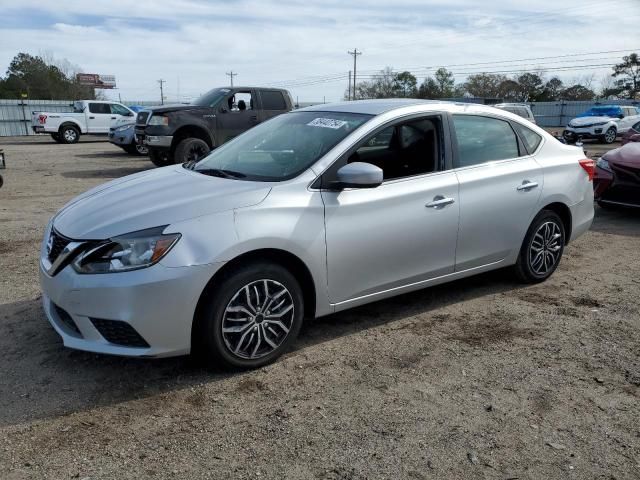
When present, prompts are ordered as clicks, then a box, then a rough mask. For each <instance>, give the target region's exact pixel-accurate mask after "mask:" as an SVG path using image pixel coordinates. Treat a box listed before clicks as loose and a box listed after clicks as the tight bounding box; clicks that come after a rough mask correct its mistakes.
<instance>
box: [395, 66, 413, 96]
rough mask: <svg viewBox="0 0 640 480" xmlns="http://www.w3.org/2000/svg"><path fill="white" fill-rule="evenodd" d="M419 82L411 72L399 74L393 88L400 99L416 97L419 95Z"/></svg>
mask: <svg viewBox="0 0 640 480" xmlns="http://www.w3.org/2000/svg"><path fill="white" fill-rule="evenodd" d="M417 85H418V80H417V79H416V77H415V76H414V75H412V74H411V72H406V71H405V72H401V73H397V74H396V75H395V77H394V79H393V88H394V90H395V91H396V92H397V93H396V96H398V97H415V96H416V95H417V93H418V90H417V88H416V86H417Z"/></svg>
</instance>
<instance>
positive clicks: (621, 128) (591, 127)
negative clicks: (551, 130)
mask: <svg viewBox="0 0 640 480" xmlns="http://www.w3.org/2000/svg"><path fill="white" fill-rule="evenodd" d="M637 120H640V115H638V111H637V109H636V108H635V107H628V106H620V105H604V106H598V107H593V108H590V109H589V110H587V111H586V112H584V113H581V114H580V115H578V116H577V117H576V118H574V119H573V120H571V121H570V122H569V125H568V126H567V127H566V128H565V130H564V132H563V133H562V135H563V137H564V138H565V140H567V141H568V142H575V141H576V140H577V139H578V138H584V139H598V140H600V141H601V142H603V143H607V144H610V143H613V142H615V141H616V137H617V136H618V135H620V134H622V133H624V132H626V131H627V130H628V129H629V128H630V127H631V125H633V124H634V123H635V122H636V121H637Z"/></svg>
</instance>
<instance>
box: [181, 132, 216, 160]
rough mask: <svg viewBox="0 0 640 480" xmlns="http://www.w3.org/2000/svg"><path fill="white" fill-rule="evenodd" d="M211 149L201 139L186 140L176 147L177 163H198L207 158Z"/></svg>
mask: <svg viewBox="0 0 640 480" xmlns="http://www.w3.org/2000/svg"><path fill="white" fill-rule="evenodd" d="M210 151H211V148H209V145H207V142H205V141H204V140H201V139H199V138H185V139H184V140H182V141H181V142H180V143H179V144H178V146H177V147H176V152H175V156H174V159H175V163H185V162H197V161H198V160H200V159H202V158H204V157H206V156H207V155H208V154H209V152H210Z"/></svg>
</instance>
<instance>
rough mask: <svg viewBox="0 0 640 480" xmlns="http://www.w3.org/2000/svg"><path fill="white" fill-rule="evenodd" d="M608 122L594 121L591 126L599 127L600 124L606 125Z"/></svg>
mask: <svg viewBox="0 0 640 480" xmlns="http://www.w3.org/2000/svg"><path fill="white" fill-rule="evenodd" d="M607 123H609V122H598V123H594V124H593V126H594V127H599V126H600V125H606V124H607Z"/></svg>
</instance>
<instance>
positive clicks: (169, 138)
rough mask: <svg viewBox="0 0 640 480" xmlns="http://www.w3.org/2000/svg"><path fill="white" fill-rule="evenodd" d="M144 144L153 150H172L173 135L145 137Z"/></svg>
mask: <svg viewBox="0 0 640 480" xmlns="http://www.w3.org/2000/svg"><path fill="white" fill-rule="evenodd" d="M143 142H144V144H145V145H147V146H149V147H151V148H170V147H171V142H173V135H145V136H144V139H143Z"/></svg>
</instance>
